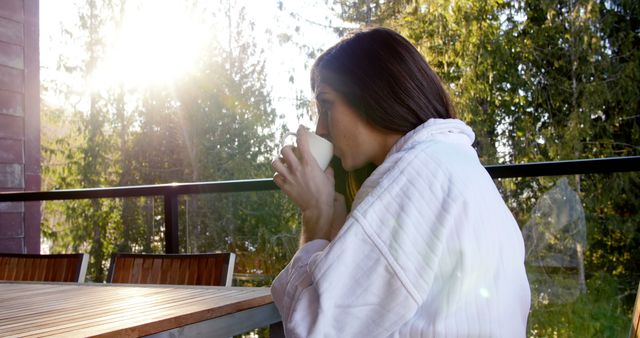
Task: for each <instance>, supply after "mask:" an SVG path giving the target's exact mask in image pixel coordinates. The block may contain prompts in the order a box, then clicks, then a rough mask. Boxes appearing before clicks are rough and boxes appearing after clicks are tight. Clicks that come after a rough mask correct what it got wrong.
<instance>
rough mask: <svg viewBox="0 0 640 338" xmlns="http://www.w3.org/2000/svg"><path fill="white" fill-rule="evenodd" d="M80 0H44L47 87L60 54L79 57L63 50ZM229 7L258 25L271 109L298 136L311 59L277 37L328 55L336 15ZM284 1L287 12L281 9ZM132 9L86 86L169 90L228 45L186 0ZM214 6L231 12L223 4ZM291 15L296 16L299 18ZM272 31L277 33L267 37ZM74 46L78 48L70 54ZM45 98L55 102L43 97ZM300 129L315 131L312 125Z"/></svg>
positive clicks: (258, 3) (305, 6) (319, 3)
mask: <svg viewBox="0 0 640 338" xmlns="http://www.w3.org/2000/svg"><path fill="white" fill-rule="evenodd" d="M77 1H78V0H55V1H41V2H40V39H41V43H40V44H41V46H40V49H41V60H40V62H41V67H42V74H41V76H42V78H43V81H46V80H47V79H50V78H52V77H54V76H61V74H60V73H59V72H56V70H55V69H56V62H57V59H56V58H57V56H58V53H57V52H58V51H60V50H61V48H65V54H68V55H74V53H77V54H76V55H81V54H80V53H82V47H81V46H77V47H70V46H62V45H61V44H60V41H62V32H61V25H62V23H64V24H65V25H67V26H73V24H74V23H75V22H77V20H78V13H77V9H76V6H75V5H74V3H75V2H77ZM81 1H82V0H81ZM207 1H208V0H206V1H201V2H203V3H207ZM232 3H233V6H235V7H236V8H237V7H240V6H241V5H245V7H246V10H247V19H248V20H250V21H253V22H254V23H255V34H256V36H255V40H256V42H257V43H258V48H259V49H263V50H264V58H265V61H266V66H267V78H268V85H269V86H270V89H271V92H272V97H273V103H274V105H275V107H276V109H277V110H278V113H284V114H285V115H286V118H285V119H286V121H287V126H288V127H289V128H290V129H292V130H295V129H296V127H297V124H298V121H297V119H296V111H295V101H294V99H295V96H296V92H298V91H302V92H303V93H304V94H305V95H306V96H307V97H308V98H310V97H311V92H310V89H309V88H308V87H309V85H308V83H309V81H308V79H309V76H308V69H305V63H309V60H308V59H307V58H306V56H304V55H303V54H302V52H300V51H299V50H298V49H297V48H296V47H295V46H293V45H292V44H288V45H280V44H279V43H278V39H277V37H276V36H277V35H278V34H280V33H291V34H293V35H295V36H297V39H298V40H300V41H304V42H305V43H306V44H308V45H311V46H315V47H319V48H322V49H326V48H327V47H329V46H331V45H332V44H333V43H335V42H336V41H337V39H338V38H337V36H336V35H335V34H334V33H333V32H332V31H331V30H330V29H329V28H327V27H325V26H324V24H325V23H326V18H327V17H331V16H332V13H331V11H330V10H329V8H328V7H327V5H326V4H325V2H324V1H323V0H304V1H296V0H289V1H287V0H283V1H281V2H280V1H277V0H240V1H235V0H234V1H232ZM280 3H281V6H282V10H279V9H278V6H279V4H280ZM131 4H133V5H134V6H132V7H130V8H129V7H128V9H127V12H126V13H128V14H125V19H124V21H123V23H122V31H121V34H120V37H119V38H117V37H116V36H113V37H111V39H112V40H113V41H114V42H112V43H110V44H109V45H110V48H109V49H108V50H107V51H106V55H107V57H106V59H105V61H104V62H103V63H101V64H99V65H98V69H97V70H96V73H95V75H94V76H93V78H92V80H91V81H90V83H89V88H97V89H100V88H104V87H108V86H109V85H113V84H117V83H124V84H126V85H127V86H128V87H129V88H136V87H144V86H148V85H151V84H155V83H160V84H167V83H169V84H170V83H171V82H172V81H173V80H175V79H176V78H178V77H180V76H181V75H183V74H185V72H188V71H190V69H189V68H188V65H189V64H192V63H193V62H192V61H193V60H195V59H196V58H197V56H198V53H200V52H201V50H202V48H203V46H204V45H205V44H206V43H207V42H208V40H209V39H212V38H214V39H218V40H219V41H224V40H225V39H226V32H224V31H219V32H218V34H221V35H223V36H215V37H214V36H212V33H211V29H210V28H206V29H205V28H204V27H207V25H210V24H211V22H208V23H203V22H198V21H197V20H193V18H192V17H191V16H190V15H189V13H188V11H187V10H186V9H185V8H184V7H183V4H184V2H183V1H181V0H154V1H144V0H143V1H131V0H130V1H128V6H129V5H131ZM216 4H217V5H218V6H219V5H220V4H223V5H224V6H226V2H216ZM138 7H139V8H138ZM289 13H295V14H296V16H297V18H294V17H292V16H291V15H290V14H289ZM211 20H224V21H225V22H216V23H215V24H216V25H217V26H220V27H225V28H226V27H227V22H226V19H225V18H224V15H222V14H220V15H218V17H217V18H212V19H211ZM296 26H300V31H299V32H298V33H295V32H294V30H295V27H296ZM267 30H270V31H271V32H272V34H271V35H269V34H267V33H265V32H266V31H267ZM214 34H215V33H214ZM69 48H74V49H76V48H77V50H76V51H75V52H71V51H70V50H69ZM291 76H293V79H294V83H293V85H292V84H291V83H290V81H289V78H290V77H291ZM75 86H76V88H80V90H82V89H84V88H85V87H86V84H84V83H79V82H78V81H76V83H75ZM43 100H49V101H52V100H54V99H53V98H52V97H43ZM302 123H304V124H307V125H310V121H302Z"/></svg>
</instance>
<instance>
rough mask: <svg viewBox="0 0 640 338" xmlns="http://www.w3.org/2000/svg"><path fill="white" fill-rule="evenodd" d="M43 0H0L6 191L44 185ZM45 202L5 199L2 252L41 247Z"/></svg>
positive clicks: (0, 185)
mask: <svg viewBox="0 0 640 338" xmlns="http://www.w3.org/2000/svg"><path fill="white" fill-rule="evenodd" d="M38 30H39V0H0V191H16V190H40V187H41V183H40V182H41V179H40V56H39V53H40V51H39V34H38ZM40 218H41V214H40V202H26V203H22V202H20V203H0V252H25V253H39V252H40Z"/></svg>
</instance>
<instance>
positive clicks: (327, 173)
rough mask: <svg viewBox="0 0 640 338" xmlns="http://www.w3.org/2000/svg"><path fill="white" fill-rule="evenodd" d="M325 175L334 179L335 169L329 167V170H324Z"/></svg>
mask: <svg viewBox="0 0 640 338" xmlns="http://www.w3.org/2000/svg"><path fill="white" fill-rule="evenodd" d="M324 174H325V175H327V177H329V178H330V179H333V168H331V166H328V167H327V169H325V170H324Z"/></svg>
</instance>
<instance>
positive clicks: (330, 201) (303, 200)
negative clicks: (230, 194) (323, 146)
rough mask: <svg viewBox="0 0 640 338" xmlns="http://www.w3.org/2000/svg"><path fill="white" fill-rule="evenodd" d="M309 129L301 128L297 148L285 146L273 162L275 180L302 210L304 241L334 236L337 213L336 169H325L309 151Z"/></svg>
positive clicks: (302, 240)
mask: <svg viewBox="0 0 640 338" xmlns="http://www.w3.org/2000/svg"><path fill="white" fill-rule="evenodd" d="M308 133H309V131H307V130H306V129H304V128H303V127H300V128H298V132H297V137H298V138H297V143H298V146H297V148H294V147H292V146H285V147H283V148H282V150H281V151H280V153H281V155H282V157H280V158H277V159H275V160H274V161H273V162H272V163H271V166H272V167H273V169H274V170H275V171H276V174H275V175H274V176H273V180H274V182H275V183H276V185H278V187H280V189H281V190H282V191H283V192H284V193H285V194H287V196H289V198H291V200H292V201H293V203H295V204H296V205H297V206H298V207H299V208H300V210H301V211H302V237H301V239H300V241H301V243H302V244H304V243H306V242H308V241H311V240H314V239H326V240H331V239H332V224H333V216H334V197H335V191H334V179H333V170H332V169H331V168H327V170H325V171H324V172H323V171H322V169H321V168H320V167H319V166H318V163H317V162H316V160H315V159H314V158H313V155H312V154H311V152H310V151H309V138H308ZM343 223H344V222H343Z"/></svg>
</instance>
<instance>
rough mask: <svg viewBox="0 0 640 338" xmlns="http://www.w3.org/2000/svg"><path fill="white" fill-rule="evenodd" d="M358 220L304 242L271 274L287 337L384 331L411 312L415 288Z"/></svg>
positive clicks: (395, 326) (415, 299)
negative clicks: (326, 237) (333, 233)
mask: <svg viewBox="0 0 640 338" xmlns="http://www.w3.org/2000/svg"><path fill="white" fill-rule="evenodd" d="M352 216H353V214H352ZM361 221H362V219H360V218H359V217H357V215H356V216H355V217H350V218H349V219H348V221H347V223H346V224H345V226H344V227H343V229H342V231H341V233H340V234H339V235H338V236H337V237H336V239H335V240H334V241H333V242H331V243H329V242H327V241H324V240H316V241H311V242H309V243H307V244H305V245H304V246H303V247H302V248H300V250H299V251H298V252H297V253H296V255H295V256H294V258H293V259H292V261H291V262H290V264H289V265H288V266H287V267H286V268H285V269H284V270H283V271H282V272H281V273H280V274H279V275H278V277H277V278H276V279H275V281H274V283H273V285H272V287H271V292H272V295H273V299H274V302H275V304H276V306H277V307H278V309H279V311H280V314H281V316H282V321H283V324H284V329H285V333H286V335H287V337H386V336H388V335H389V334H391V333H392V332H394V331H396V330H397V329H398V328H399V327H400V326H401V325H402V324H403V323H405V322H407V321H408V320H409V319H410V318H411V317H412V316H413V314H414V313H415V311H416V309H417V307H418V304H419V301H418V297H417V294H416V292H415V290H413V289H412V288H411V286H410V285H409V283H407V281H406V278H405V276H403V275H402V273H401V271H400V269H399V268H398V266H396V264H395V263H394V262H393V261H391V260H389V258H388V257H389V255H388V254H385V253H384V250H385V249H384V246H381V245H380V243H376V241H377V240H376V237H375V234H372V233H370V232H368V231H367V230H366V227H363V226H362V225H361V224H360V222H361Z"/></svg>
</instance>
